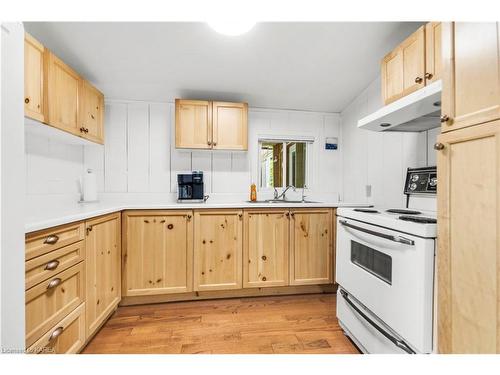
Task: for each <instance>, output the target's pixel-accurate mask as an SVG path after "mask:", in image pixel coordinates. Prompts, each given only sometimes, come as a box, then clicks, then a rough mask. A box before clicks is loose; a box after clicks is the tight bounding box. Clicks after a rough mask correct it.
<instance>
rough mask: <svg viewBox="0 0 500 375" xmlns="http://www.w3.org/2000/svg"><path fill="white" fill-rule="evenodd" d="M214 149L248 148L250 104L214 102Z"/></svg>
mask: <svg viewBox="0 0 500 375" xmlns="http://www.w3.org/2000/svg"><path fill="white" fill-rule="evenodd" d="M212 115H213V141H212V143H213V149H214V150H247V149H248V139H247V138H248V125H247V118H248V105H247V104H246V103H226V102H213V103H212Z"/></svg>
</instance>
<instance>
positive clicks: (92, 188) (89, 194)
mask: <svg viewBox="0 0 500 375" xmlns="http://www.w3.org/2000/svg"><path fill="white" fill-rule="evenodd" d="M96 200H97V180H96V175H95V173H94V172H93V171H92V169H87V171H86V172H85V173H84V174H83V201H84V202H93V201H96Z"/></svg>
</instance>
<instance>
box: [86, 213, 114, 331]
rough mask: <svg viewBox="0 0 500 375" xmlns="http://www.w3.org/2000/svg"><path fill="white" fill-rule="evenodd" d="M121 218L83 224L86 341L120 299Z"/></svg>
mask: <svg viewBox="0 0 500 375" xmlns="http://www.w3.org/2000/svg"><path fill="white" fill-rule="evenodd" d="M120 221H121V219H120V214H119V213H117V214H112V215H107V216H102V217H98V218H96V219H93V220H89V221H86V222H85V227H86V232H87V237H86V240H85V248H86V261H85V263H86V269H87V272H86V276H87V277H86V280H87V300H86V326H87V329H86V331H87V337H88V336H90V335H92V333H94V332H95V330H96V329H98V328H99V326H100V325H101V324H102V323H103V322H104V321H105V319H106V318H107V317H108V316H109V315H110V314H111V312H112V311H113V309H114V308H115V307H116V306H117V305H118V303H119V302H120V299H121V282H120V281H121V271H120V264H121V262H120V261H121V237H120V229H121V228H120Z"/></svg>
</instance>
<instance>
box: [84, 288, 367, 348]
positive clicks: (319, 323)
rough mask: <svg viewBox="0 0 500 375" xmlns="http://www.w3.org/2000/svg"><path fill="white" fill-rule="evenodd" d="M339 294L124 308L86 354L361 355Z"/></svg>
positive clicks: (98, 335)
mask: <svg viewBox="0 0 500 375" xmlns="http://www.w3.org/2000/svg"><path fill="white" fill-rule="evenodd" d="M335 298H336V297H335V294H314V295H300V296H279V297H252V298H235V299H224V300H209V301H192V302H175V303H164V304H154V305H143V306H128V307H119V308H118V310H117V311H116V313H115V314H114V315H113V316H112V317H111V318H110V319H109V320H108V322H106V324H105V325H104V326H103V328H102V329H101V330H100V331H99V332H98V333H97V335H96V336H95V337H94V338H93V339H92V341H91V342H90V343H89V344H88V345H87V347H86V348H85V349H84V351H83V353H129V354H134V353H165V354H167V353H170V354H179V353H191V354H194V353H213V354H231V353H233V354H264V353H304V354H307V353H311V354H317V353H330V354H334V353H342V354H347V353H359V351H358V350H357V348H356V347H355V346H354V345H353V344H352V342H351V341H350V340H349V339H348V338H347V337H346V336H344V334H343V332H342V330H341V328H340V327H339V325H338V322H337V318H336V316H335Z"/></svg>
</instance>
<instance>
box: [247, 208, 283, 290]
mask: <svg viewBox="0 0 500 375" xmlns="http://www.w3.org/2000/svg"><path fill="white" fill-rule="evenodd" d="M289 227H290V212H289V211H288V209H258V210H245V213H244V244H243V287H244V288H249V287H267V286H283V285H288V273H289V272H288V257H289V252H288V248H289V247H288V243H289Z"/></svg>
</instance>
